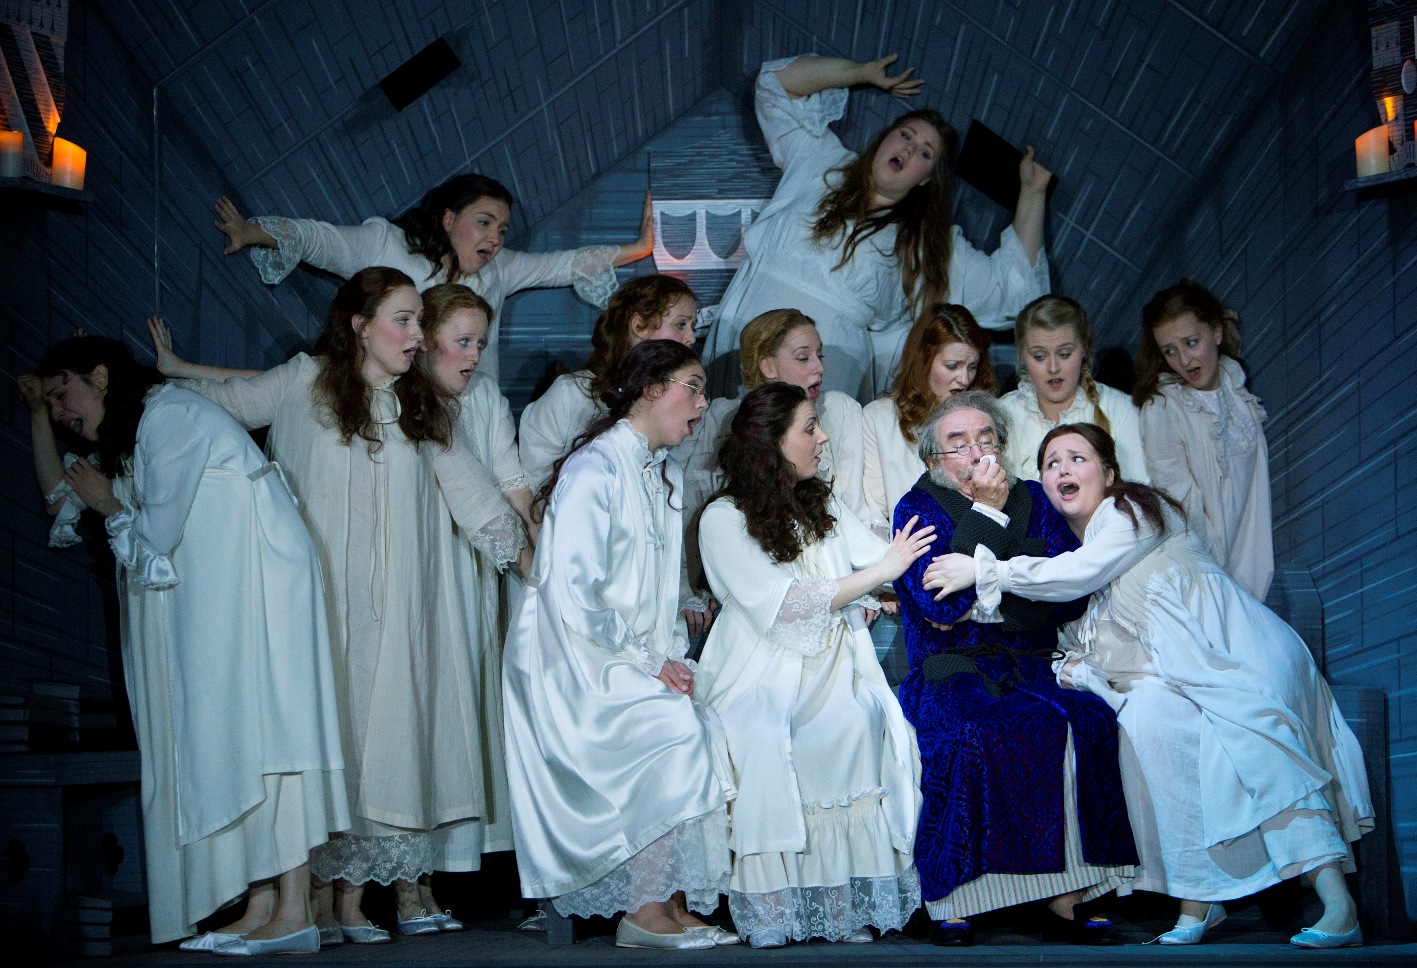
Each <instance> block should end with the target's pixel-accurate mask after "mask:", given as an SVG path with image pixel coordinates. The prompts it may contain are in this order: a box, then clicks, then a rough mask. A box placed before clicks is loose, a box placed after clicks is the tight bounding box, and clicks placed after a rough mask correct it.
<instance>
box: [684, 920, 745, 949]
mask: <svg viewBox="0 0 1417 968" xmlns="http://www.w3.org/2000/svg"><path fill="white" fill-rule="evenodd" d="M684 930H685V931H692V932H694V933H695V934H701V935H703V936H704V937H706V938H712V939H713V943H714V944H716V945H727V944H739V943H740V942H742V940H743V939H742V938H740V937H738V935H736V934H734V933H733V932H732V931H725V930H724V929H723V928H720V927H715V926H714V925H712V924H700V925H696V926H695V927H692V928H685V929H684Z"/></svg>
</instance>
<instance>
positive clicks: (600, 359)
mask: <svg viewBox="0 0 1417 968" xmlns="http://www.w3.org/2000/svg"><path fill="white" fill-rule="evenodd" d="M680 299H688V300H689V301H690V302H691V303H697V302H698V297H696V296H695V295H694V290H692V289H690V288H689V285H688V283H686V282H684V281H683V280H681V279H675V278H674V277H673V276H665V275H653V276H636V277H635V278H633V279H630V280H629V281H627V282H626V283H625V284H624V285H623V286H621V287H620V288H619V289H617V290H615V295H613V296H611V297H610V302H609V303H607V304H606V306H605V311H604V312H603V313H601V314H600V318H598V319H597V320H596V321H595V329H593V330H591V334H590V356H589V358H587V359H586V361H585V364H584V365H583V366H582V367H581V368H582V369H584V370H589V371H590V398H591V399H592V400H599V399H600V398H601V397H602V396H604V394H605V391H607V390H609V389H610V387H611V379H610V373H611V371H612V370H614V369H615V365H616V364H617V363H619V362H620V361H621V360H622V359H624V357H625V354H626V353H628V352H629V351H630V347H631V346H632V345H633V344H634V339H633V338H632V334H631V332H630V324H631V323H632V321H633V320H634V318H635V317H636V316H638V317H639V318H640V319H642V320H644V321H645V322H649V321H650V320H653V319H657V318H658V317H660V316H663V315H664V314H665V313H667V312H669V308H670V307H671V306H673V305H674V304H675V303H676V302H678V301H679V300H680Z"/></svg>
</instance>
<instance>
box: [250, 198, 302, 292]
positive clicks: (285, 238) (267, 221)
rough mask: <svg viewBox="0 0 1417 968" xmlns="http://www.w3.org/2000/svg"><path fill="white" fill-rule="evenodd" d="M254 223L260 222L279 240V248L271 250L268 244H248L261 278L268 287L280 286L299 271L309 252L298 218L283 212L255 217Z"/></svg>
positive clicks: (277, 244)
mask: <svg viewBox="0 0 1417 968" xmlns="http://www.w3.org/2000/svg"><path fill="white" fill-rule="evenodd" d="M250 221H251V224H252V225H259V226H260V227H261V228H263V229H265V230H266V234H267V235H269V236H270V237H271V238H273V239H275V240H276V247H275V248H274V249H268V248H266V247H265V246H264V245H248V246H247V247H246V251H247V252H249V253H251V261H252V262H254V263H255V264H256V271H257V272H259V273H260V274H261V281H262V282H264V283H265V284H266V285H268V286H275V285H279V284H280V283H281V282H284V281H285V277H286V276H288V275H290V274H291V273H292V272H294V271H295V267H296V266H298V265H300V260H301V258H302V257H303V256H304V254H305V241H304V238H303V236H302V235H301V233H300V227H299V226H298V225H296V224H295V221H294V219H288V218H282V217H280V216H279V215H258V216H256V217H255V218H253V219H251V220H250Z"/></svg>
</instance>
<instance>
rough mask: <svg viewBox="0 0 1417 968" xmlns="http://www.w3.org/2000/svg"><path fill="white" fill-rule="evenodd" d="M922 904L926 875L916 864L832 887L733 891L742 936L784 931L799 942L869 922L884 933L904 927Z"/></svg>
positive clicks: (842, 933)
mask: <svg viewBox="0 0 1417 968" xmlns="http://www.w3.org/2000/svg"><path fill="white" fill-rule="evenodd" d="M919 906H920V875H919V874H917V873H916V871H915V868H914V867H913V866H911V867H909V868H907V869H906V870H905V871H904V872H903V873H901V875H900V876H899V877H853V878H851V880H850V881H849V882H848V883H846V884H835V885H832V886H830V887H788V888H784V889H782V890H780V891H769V892H767V893H764V894H745V893H743V892H741V891H729V892H728V910H729V912H730V913H731V914H732V915H733V924H734V926H735V927H737V929H738V933H739V935H741V936H743V937H752V936H753V935H754V934H759V933H764V932H766V933H774V932H781V933H782V934H784V935H786V937H788V938H790V939H792V940H794V941H806V940H807V939H808V938H825V939H826V940H828V941H840V940H842V939H843V938H845V937H847V936H848V935H851V934H853V933H854V932H856V931H859V930H861V929H862V928H864V927H866V926H867V925H870V926H872V927H874V928H876V929H877V930H878V931H881V932H883V933H884V932H886V931H898V930H900V929H901V928H903V927H904V926H905V922H906V921H908V920H909V919H910V916H911V915H912V914H914V913H915V909H916V908H918V907H919Z"/></svg>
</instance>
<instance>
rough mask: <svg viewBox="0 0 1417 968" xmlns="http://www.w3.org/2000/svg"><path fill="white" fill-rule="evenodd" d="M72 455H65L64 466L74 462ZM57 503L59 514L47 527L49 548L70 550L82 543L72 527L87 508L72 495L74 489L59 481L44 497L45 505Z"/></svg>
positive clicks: (82, 501) (81, 500) (80, 500)
mask: <svg viewBox="0 0 1417 968" xmlns="http://www.w3.org/2000/svg"><path fill="white" fill-rule="evenodd" d="M75 459H76V458H74V455H73V454H66V455H65V457H64V466H65V467H68V466H69V465H71V464H72V463H73V462H74V460H75ZM59 501H63V502H64V503H63V504H62V505H60V507H59V512H58V513H57V514H56V515H55V516H54V523H53V524H51V525H50V526H49V547H51V548H72V547H73V546H74V545H76V544H78V543H79V542H81V541H83V540H84V539H83V538H80V537H79V532H78V531H76V530H74V526H75V525H76V524H78V523H79V514H80V512H82V511H83V510H84V509H85V508H87V507H88V505H87V504H85V503H84V499H83V498H81V497H79V495H78V494H76V493H74V489H73V488H72V487H70V486H69V483H68V482H67V481H60V482H59V483H58V484H55V485H54V490H52V491H50V492H49V493H48V494H46V495H44V503H45V504H46V505H50V504H55V503H57V502H59Z"/></svg>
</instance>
